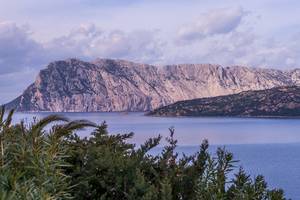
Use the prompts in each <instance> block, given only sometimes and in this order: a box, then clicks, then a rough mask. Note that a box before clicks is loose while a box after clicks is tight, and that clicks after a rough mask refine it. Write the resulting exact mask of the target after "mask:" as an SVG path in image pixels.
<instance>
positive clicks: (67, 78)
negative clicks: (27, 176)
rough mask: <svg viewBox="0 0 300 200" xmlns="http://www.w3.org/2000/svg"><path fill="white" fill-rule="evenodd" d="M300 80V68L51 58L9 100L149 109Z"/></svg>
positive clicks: (35, 105)
mask: <svg viewBox="0 0 300 200" xmlns="http://www.w3.org/2000/svg"><path fill="white" fill-rule="evenodd" d="M295 84H296V85H299V84H300V70H291V71H280V70H274V69H256V68H247V67H239V66H233V67H222V66H220V65H211V64H197V65H194V64H182V65H167V66H153V65H147V64H138V63H133V62H129V61H124V60H111V59H98V60H96V61H94V62H84V61H80V60H77V59H68V60H64V61H56V62H52V63H50V64H49V65H48V66H47V68H46V69H43V70H41V71H40V73H39V75H38V76H37V78H36V80H35V82H34V83H33V84H31V85H30V86H29V87H28V88H27V89H26V90H25V91H24V92H23V94H22V95H21V96H19V97H18V98H16V99H15V100H13V101H12V102H10V103H8V104H7V105H6V106H7V107H8V108H16V109H17V110H19V111H54V112H66V111H68V112H86V111H89V112H90V111H149V110H151V109H155V108H158V107H160V106H164V105H168V104H171V103H174V102H176V101H181V100H188V99H194V98H201V97H212V96H219V95H227V94H234V93H238V92H241V91H246V90H259V89H267V88H272V87H277V86H289V85H295Z"/></svg>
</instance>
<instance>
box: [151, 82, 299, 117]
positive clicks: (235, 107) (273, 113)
mask: <svg viewBox="0 0 300 200" xmlns="http://www.w3.org/2000/svg"><path fill="white" fill-rule="evenodd" d="M148 115H154V116H248V117H300V87H296V86H294V87H293V86H291V87H277V88H272V89H266V90H259V91H246V92H241V93H238V94H233V95H226V96H218V97H210V98H200V99H193V100H187V101H179V102H176V103H174V104H171V105H168V106H164V107H161V108H158V109H156V110H154V111H152V112H149V113H148Z"/></svg>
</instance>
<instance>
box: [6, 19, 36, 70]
mask: <svg viewBox="0 0 300 200" xmlns="http://www.w3.org/2000/svg"><path fill="white" fill-rule="evenodd" d="M0 47H1V48H0V74H4V73H11V72H15V71H20V70H22V69H23V68H24V67H31V66H32V65H34V64H35V63H37V62H38V60H39V52H41V51H40V50H41V46H40V44H39V43H37V42H36V41H34V40H33V39H31V38H30V32H29V29H28V27H26V26H17V25H16V24H15V23H13V22H0Z"/></svg>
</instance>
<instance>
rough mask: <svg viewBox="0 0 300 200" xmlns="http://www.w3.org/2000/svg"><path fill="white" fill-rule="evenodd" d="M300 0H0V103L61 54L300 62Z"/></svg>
mask: <svg viewBox="0 0 300 200" xmlns="http://www.w3.org/2000/svg"><path fill="white" fill-rule="evenodd" d="M299 8H300V1H299V0H43V1H41V0H9V1H7V0H0V104H2V103H6V102H8V101H10V100H12V99H14V98H15V97H17V96H19V95H20V94H21V93H22V92H23V90H25V89H26V87H27V86H28V85H29V84H31V83H32V82H33V81H34V80H35V77H36V75H37V74H38V72H39V70H41V69H43V68H45V67H46V66H47V64H49V63H50V62H52V61H55V60H61V59H67V58H78V59H82V60H85V61H92V60H95V59H96V58H116V59H126V60H131V61H135V62H141V63H149V64H156V65H164V64H179V63H212V64H221V65H223V66H231V65H243V66H249V67H269V68H276V69H282V70H289V69H292V68H298V67H300V55H299V54H300V12H299Z"/></svg>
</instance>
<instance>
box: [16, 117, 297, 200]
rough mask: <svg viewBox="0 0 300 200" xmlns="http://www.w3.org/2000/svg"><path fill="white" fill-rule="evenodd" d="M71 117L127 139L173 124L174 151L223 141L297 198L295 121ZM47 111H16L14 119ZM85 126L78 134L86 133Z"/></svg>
mask: <svg viewBox="0 0 300 200" xmlns="http://www.w3.org/2000/svg"><path fill="white" fill-rule="evenodd" d="M62 114H63V115H65V116H67V117H68V118H70V119H73V120H75V119H88V120H90V121H93V122H96V123H101V122H102V121H104V120H105V121H106V122H107V124H108V129H109V131H110V132H111V133H126V132H134V133H135V136H134V138H133V139H132V140H131V142H134V143H137V144H140V143H142V142H143V141H144V140H145V139H147V138H149V137H152V136H157V135H158V134H161V135H163V136H167V135H168V128H170V127H174V128H175V130H176V133H175V136H176V138H177V139H178V141H179V148H178V151H179V152H185V153H187V154H191V153H194V152H195V151H196V150H197V145H199V144H200V143H201V141H202V140H203V139H205V138H206V139H208V140H209V142H210V144H212V147H211V149H212V151H214V150H215V148H216V147H217V146H220V145H226V147H227V149H228V150H230V151H231V152H233V153H234V156H235V158H236V159H238V160H240V161H241V162H240V165H242V166H244V168H245V169H246V171H248V172H249V173H251V175H253V176H254V175H258V174H263V175H264V176H265V177H266V180H267V182H268V183H269V185H270V186H271V187H280V188H283V189H284V190H285V192H286V194H287V197H289V198H292V199H300V156H299V154H300V119H255V118H159V117H145V116H144V115H143V113H128V114H125V113H62ZM47 115H49V113H17V114H16V115H15V118H14V122H18V121H19V120H20V119H25V120H26V121H27V122H30V121H32V118H33V117H37V118H40V117H43V116H47ZM88 132H89V131H88V130H85V131H82V132H80V135H81V136H88Z"/></svg>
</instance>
